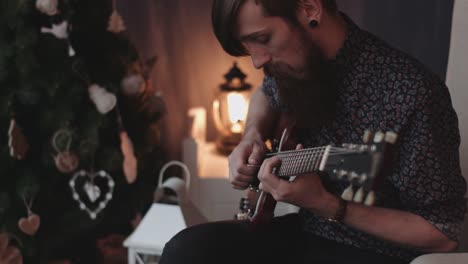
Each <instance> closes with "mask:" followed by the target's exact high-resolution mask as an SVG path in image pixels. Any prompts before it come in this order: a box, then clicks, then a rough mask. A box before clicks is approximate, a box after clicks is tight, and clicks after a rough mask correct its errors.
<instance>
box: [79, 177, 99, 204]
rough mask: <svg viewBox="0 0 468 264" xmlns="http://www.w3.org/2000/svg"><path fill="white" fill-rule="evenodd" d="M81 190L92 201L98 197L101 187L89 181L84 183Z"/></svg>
mask: <svg viewBox="0 0 468 264" xmlns="http://www.w3.org/2000/svg"><path fill="white" fill-rule="evenodd" d="M83 190H84V191H85V193H86V194H87V195H88V198H89V200H90V201H91V202H93V203H94V202H95V201H96V200H97V199H98V198H99V196H101V189H100V188H99V186H96V185H94V184H92V183H90V182H86V183H85V185H84V186H83Z"/></svg>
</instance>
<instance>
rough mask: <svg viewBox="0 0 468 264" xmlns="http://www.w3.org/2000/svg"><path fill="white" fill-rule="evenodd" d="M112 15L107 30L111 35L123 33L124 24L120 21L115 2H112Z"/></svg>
mask: <svg viewBox="0 0 468 264" xmlns="http://www.w3.org/2000/svg"><path fill="white" fill-rule="evenodd" d="M112 7H113V8H112V14H111V16H110V18H109V25H108V27H107V30H108V31H110V32H113V33H119V32H122V31H125V23H124V21H123V19H122V16H121V15H120V14H119V12H118V11H117V5H116V3H115V0H113V2H112Z"/></svg>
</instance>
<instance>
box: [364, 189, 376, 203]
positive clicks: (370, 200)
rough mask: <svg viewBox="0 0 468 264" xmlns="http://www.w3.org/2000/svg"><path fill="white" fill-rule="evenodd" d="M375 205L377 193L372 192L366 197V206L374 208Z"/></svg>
mask: <svg viewBox="0 0 468 264" xmlns="http://www.w3.org/2000/svg"><path fill="white" fill-rule="evenodd" d="M374 203H375V193H374V191H370V192H369V193H368V194H367V196H366V200H365V201H364V204H365V205H367V206H373V205H374Z"/></svg>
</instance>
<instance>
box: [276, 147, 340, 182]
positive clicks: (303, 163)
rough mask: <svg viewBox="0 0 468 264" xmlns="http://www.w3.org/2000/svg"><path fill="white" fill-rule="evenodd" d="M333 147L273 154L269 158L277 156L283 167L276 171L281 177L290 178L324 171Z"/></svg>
mask: <svg viewBox="0 0 468 264" xmlns="http://www.w3.org/2000/svg"><path fill="white" fill-rule="evenodd" d="M330 150H331V146H324V147H318V148H309V149H301V150H291V151H284V152H280V153H272V154H269V155H267V157H273V156H277V157H279V158H280V160H281V166H280V167H279V169H278V170H277V171H276V175H277V176H279V177H288V176H293V175H298V174H302V173H309V172H314V171H323V169H324V167H325V164H326V161H327V158H328V155H329V154H330Z"/></svg>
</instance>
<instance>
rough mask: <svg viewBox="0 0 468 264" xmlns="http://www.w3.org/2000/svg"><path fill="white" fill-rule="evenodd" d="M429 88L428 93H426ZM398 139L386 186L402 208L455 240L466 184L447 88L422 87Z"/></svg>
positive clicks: (463, 210)
mask: <svg viewBox="0 0 468 264" xmlns="http://www.w3.org/2000/svg"><path fill="white" fill-rule="evenodd" d="M428 87H429V88H428ZM417 98H418V100H417V102H416V104H415V108H414V113H413V116H412V118H411V119H410V120H409V122H408V126H407V129H405V131H406V132H405V133H404V134H403V135H401V136H402V138H401V139H400V144H401V147H400V153H399V159H400V160H399V164H400V166H399V167H398V168H397V171H396V172H395V173H394V174H393V175H392V183H393V184H394V185H395V186H396V188H397V189H399V196H400V200H401V202H402V206H403V207H404V208H405V209H406V210H408V211H410V212H412V213H415V214H417V215H420V216H421V217H423V218H424V219H426V220H427V221H428V222H430V223H431V224H433V225H434V226H435V227H436V228H437V229H438V230H440V231H441V232H442V233H444V234H445V235H446V236H447V237H449V238H450V239H452V240H455V241H457V240H458V239H459V236H460V234H461V228H462V225H463V219H464V216H465V213H466V198H465V197H464V195H465V192H466V182H465V180H464V178H463V176H462V174H461V169H460V163H459V162H460V161H459V149H458V148H459V144H460V135H459V130H458V120H457V116H456V113H455V111H454V110H453V108H452V104H451V99H450V95H449V92H448V89H447V87H446V86H445V85H444V84H442V83H440V82H424V83H422V84H421V87H418V96H417Z"/></svg>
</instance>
